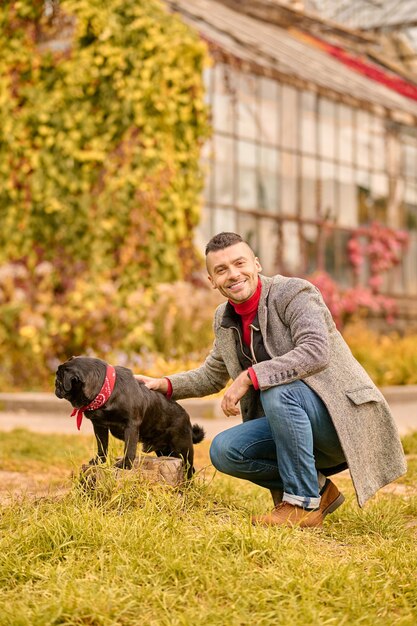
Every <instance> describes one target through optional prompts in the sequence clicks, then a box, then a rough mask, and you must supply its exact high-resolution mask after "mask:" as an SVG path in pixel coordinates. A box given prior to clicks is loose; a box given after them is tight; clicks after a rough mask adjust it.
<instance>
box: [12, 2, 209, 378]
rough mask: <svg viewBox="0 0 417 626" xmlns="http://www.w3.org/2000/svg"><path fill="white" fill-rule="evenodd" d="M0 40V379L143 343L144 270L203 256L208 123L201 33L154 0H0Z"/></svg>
mask: <svg viewBox="0 0 417 626" xmlns="http://www.w3.org/2000/svg"><path fill="white" fill-rule="evenodd" d="M52 9H54V10H53V11H52ZM0 50H1V54H0V119H1V123H0V225H1V227H0V320H1V322H0V388H2V389H3V390H4V389H8V388H9V387H26V388H27V387H33V388H36V387H39V386H44V387H45V385H46V384H47V380H48V376H50V374H51V372H53V371H54V368H55V367H56V364H57V363H58V362H59V361H60V360H62V359H64V358H67V357H68V356H71V354H82V353H85V352H89V353H95V354H99V355H101V356H105V357H106V356H107V354H108V353H110V352H111V353H112V354H119V356H120V359H123V358H126V351H127V350H129V351H130V352H131V353H133V352H135V353H138V352H140V351H141V350H142V349H144V348H147V349H148V350H152V349H153V348H154V346H155V343H154V339H155V338H154V337H153V336H152V332H153V331H152V326H151V325H149V323H148V322H147V317H146V316H147V314H146V311H152V308H153V306H154V303H156V299H157V296H156V295H155V293H156V292H155V290H154V289H153V285H154V284H155V283H164V282H170V281H175V280H182V279H184V278H187V277H188V276H189V275H190V274H191V273H192V271H193V270H194V269H195V268H196V266H198V264H199V259H198V257H197V255H196V253H195V251H194V249H193V245H192V238H193V229H194V227H195V226H196V224H197V223H198V220H199V214H200V192H201V190H202V185H203V178H202V172H201V170H200V164H199V156H200V149H201V146H202V144H203V143H204V141H205V139H206V137H207V136H208V134H209V124H208V116H207V110H206V106H205V104H204V87H203V79H202V71H203V67H204V65H205V63H206V62H207V60H208V56H207V52H206V47H205V45H204V43H202V41H201V40H200V39H199V38H198V36H197V35H196V34H195V33H193V32H192V31H191V29H190V28H189V27H187V26H185V25H184V24H183V23H182V22H181V21H180V20H179V18H177V17H176V16H173V15H171V14H169V13H168V12H167V10H166V7H165V6H164V5H163V4H162V3H161V2H159V1H158V0H106V1H105V2H103V0H60V2H59V3H58V2H57V1H54V2H53V1H51V2H44V1H43V0H13V1H11V0H3V2H1V4H0Z"/></svg>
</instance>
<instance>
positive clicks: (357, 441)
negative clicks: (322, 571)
mask: <svg viewBox="0 0 417 626" xmlns="http://www.w3.org/2000/svg"><path fill="white" fill-rule="evenodd" d="M261 281H262V293H261V298H260V301H259V306H258V318H259V325H260V330H261V333H262V337H263V340H264V345H265V348H266V350H267V352H268V353H269V355H270V357H271V359H270V360H267V361H263V362H260V363H256V364H255V365H254V366H253V369H254V370H255V373H256V376H257V378H258V382H259V387H260V389H261V390H265V389H268V388H269V387H272V386H274V385H281V384H283V383H290V382H291V381H294V380H298V379H301V380H303V381H304V382H305V383H306V384H307V385H309V386H310V387H311V389H313V390H314V391H315V392H316V393H317V394H318V395H319V396H320V398H321V399H322V400H323V402H324V404H325V405H326V406H327V408H328V410H329V413H330V415H331V418H332V420H333V423H334V425H335V428H336V431H337V433H338V436H339V439H340V443H341V445H342V448H343V451H344V453H345V457H346V461H347V463H348V466H349V470H350V474H351V477H352V481H353V484H354V487H355V491H356V495H357V499H358V503H359V505H360V506H362V505H363V504H364V503H365V502H366V501H367V500H368V499H369V498H370V497H371V496H372V495H374V494H375V492H376V491H377V490H378V489H380V488H381V487H383V486H384V485H386V484H388V483H390V482H391V481H393V480H395V479H396V478H398V477H399V476H401V475H403V474H404V473H405V472H406V469H407V468H406V462H405V458H404V453H403V449H402V446H401V442H400V438H399V434H398V431H397V428H396V425H395V422H394V420H393V417H392V414H391V411H390V409H389V407H388V404H387V402H386V401H385V399H384V397H383V395H382V394H381V392H380V391H379V389H378V388H377V387H376V386H375V384H374V383H373V382H372V380H371V378H370V377H369V376H368V374H367V373H366V372H365V370H364V369H363V367H362V366H361V365H360V364H359V363H358V361H357V360H356V359H355V358H354V357H353V355H352V353H351V351H350V349H349V347H348V346H347V344H346V342H345V341H344V339H343V337H342V336H341V334H340V333H339V331H338V330H337V328H336V326H335V323H334V321H333V318H332V316H331V314H330V311H329V310H328V308H327V306H326V305H325V303H324V301H323V298H322V296H321V294H320V292H319V290H318V289H317V288H316V287H314V285H312V284H311V283H309V282H308V281H306V280H303V279H300V278H287V277H284V276H280V275H277V276H274V277H272V278H267V277H265V276H261ZM225 306H226V303H223V304H221V305H220V306H219V307H218V308H217V310H216V314H215V319H214V333H215V341H214V345H213V349H212V351H211V352H210V354H209V356H208V357H207V359H206V360H205V362H204V364H203V365H202V366H201V367H199V368H197V369H195V370H190V371H188V372H183V373H180V374H174V375H173V376H170V377H169V378H170V381H171V383H172V388H173V398H174V399H181V398H190V397H201V396H206V395H209V394H212V393H215V392H218V391H220V390H221V389H223V388H224V386H225V385H226V384H227V382H228V381H229V379H230V378H232V379H235V378H236V377H237V376H238V375H239V374H240V372H241V371H242V367H241V365H240V364H239V360H238V356H237V352H236V343H235V337H234V332H235V331H234V330H233V329H232V328H223V327H222V317H223V314H224V310H225ZM258 398H259V394H257V393H256V392H255V390H254V389H253V387H250V389H249V390H248V392H247V393H246V394H245V396H244V397H243V398H242V399H241V402H240V406H241V412H242V418H243V421H246V420H249V419H254V418H256V417H259V416H260V415H262V407H261V405H260V403H259V400H258Z"/></svg>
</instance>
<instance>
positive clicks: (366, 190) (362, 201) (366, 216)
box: [355, 170, 372, 225]
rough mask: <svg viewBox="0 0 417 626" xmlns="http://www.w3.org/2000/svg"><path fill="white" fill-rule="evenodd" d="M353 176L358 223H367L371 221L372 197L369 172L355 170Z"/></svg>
mask: <svg viewBox="0 0 417 626" xmlns="http://www.w3.org/2000/svg"><path fill="white" fill-rule="evenodd" d="M355 176H356V201H357V206H358V219H359V225H362V224H369V222H371V221H372V197H371V190H370V184H371V183H370V179H369V172H367V171H365V170H357V171H356V172H355Z"/></svg>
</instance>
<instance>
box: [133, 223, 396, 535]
mask: <svg viewBox="0 0 417 626" xmlns="http://www.w3.org/2000/svg"><path fill="white" fill-rule="evenodd" d="M206 263H207V270H208V274H209V276H208V278H209V281H210V283H211V284H212V286H213V288H214V289H218V290H219V291H220V293H221V294H222V295H223V296H225V298H226V299H227V302H225V303H224V304H221V305H220V306H219V307H218V308H217V311H216V314H215V320H214V332H215V341H214V345H213V349H212V351H211V353H210V354H209V356H208V357H207V359H206V361H205V362H204V364H203V365H202V366H201V367H199V368H197V369H195V370H191V371H188V372H183V373H180V374H175V375H172V376H169V378H167V377H165V378H148V377H143V376H138V378H140V379H142V380H144V381H145V383H146V385H147V386H148V387H149V388H151V389H155V390H158V391H161V392H163V393H166V394H168V395H172V397H173V398H174V399H181V398H189V397H201V396H205V395H209V394H212V393H215V392H218V391H219V390H221V389H223V388H224V387H225V386H226V384H227V382H228V381H229V380H230V378H232V379H233V383H232V384H231V386H230V387H229V388H228V389H227V391H226V393H225V395H224V397H223V400H222V409H223V411H224V413H225V414H226V415H227V416H230V415H237V414H238V413H239V410H238V403H239V402H240V407H241V411H242V417H243V423H242V424H239V425H237V426H234V427H233V428H230V429H228V430H226V431H224V432H222V433H220V434H218V435H217V436H216V437H215V438H214V440H213V442H212V445H211V449H210V456H211V460H212V463H213V465H214V466H215V467H216V468H217V469H218V470H219V471H221V472H224V473H226V474H230V475H232V476H236V477H238V478H244V479H246V480H250V481H252V482H254V483H256V484H257V485H260V486H262V487H265V488H267V489H270V490H271V493H272V497H273V499H274V504H275V508H274V510H273V511H272V512H271V513H270V514H269V515H261V516H256V517H254V518H253V522H254V523H257V524H264V525H279V526H295V525H296V526H301V527H319V526H321V524H322V522H323V518H324V517H325V516H326V515H327V514H329V513H331V512H333V511H334V510H335V509H336V508H338V506H339V505H340V504H341V503H342V502H343V500H344V497H343V495H342V494H341V493H340V492H339V490H338V489H337V487H336V485H335V484H334V483H333V482H332V481H331V480H329V479H328V478H326V477H327V476H330V475H332V474H334V473H337V472H339V471H341V470H343V469H346V468H347V467H349V470H350V474H351V477H352V480H353V484H354V487H355V490H356V495H357V499H358V503H359V505H360V506H362V505H363V504H364V503H365V502H366V500H368V499H369V498H370V497H371V496H372V495H373V494H374V493H375V492H376V491H377V490H378V489H380V488H381V487H383V486H384V485H386V484H387V483H389V482H391V481H393V480H395V479H396V478H398V477H399V476H401V475H402V474H404V473H405V471H406V464H405V459H404V454H403V450H402V446H401V442H400V439H399V436H398V432H397V429H396V426H395V424H394V421H393V418H392V415H391V413H390V410H389V407H388V405H387V403H386V401H385V399H384V397H383V396H382V394H381V393H380V391H379V390H378V389H377V387H376V386H375V385H374V384H373V382H372V380H371V379H370V378H369V376H368V374H367V373H366V372H365V370H364V369H363V368H362V366H361V365H360V364H359V363H358V362H357V361H356V360H355V359H354V357H353V355H352V353H351V352H350V350H349V348H348V346H347V344H346V343H345V341H344V340H343V338H342V336H341V334H340V333H339V332H338V330H337V329H336V326H335V324H334V322H333V319H332V317H331V314H330V312H329V310H328V308H327V307H326V305H325V304H324V301H323V299H322V297H321V295H320V292H319V291H318V289H316V288H315V287H314V286H313V285H312V284H311V283H309V282H308V281H306V280H302V279H300V278H287V277H284V276H280V275H277V276H274V277H272V278H268V277H265V276H262V275H260V272H261V270H262V268H261V265H260V262H259V259H258V258H257V257H256V256H255V254H254V253H253V251H252V249H251V248H250V247H249V245H248V244H247V243H246V242H244V241H243V240H242V238H241V237H240V236H239V235H237V234H235V233H220V234H218V235H216V236H215V237H213V238H212V239H211V240H210V241H209V243H208V244H207V247H206Z"/></svg>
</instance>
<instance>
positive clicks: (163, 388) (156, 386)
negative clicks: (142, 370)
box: [134, 374, 168, 394]
mask: <svg viewBox="0 0 417 626" xmlns="http://www.w3.org/2000/svg"><path fill="white" fill-rule="evenodd" d="M134 378H136V380H141V381H142V382H143V383H145V385H146V386H147V388H148V389H153V391H160V392H161V393H165V394H166V393H167V391H168V381H167V379H166V378H151V376H142V374H135V375H134Z"/></svg>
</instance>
